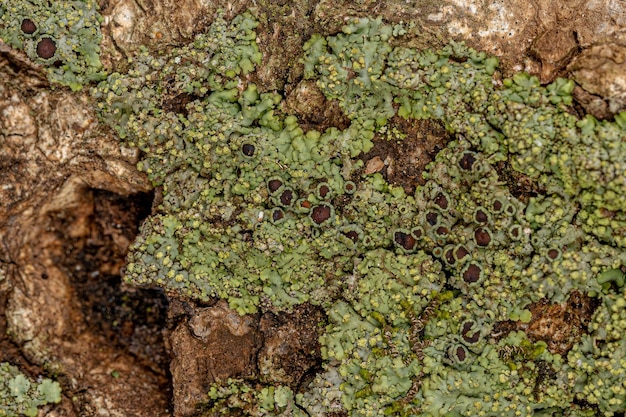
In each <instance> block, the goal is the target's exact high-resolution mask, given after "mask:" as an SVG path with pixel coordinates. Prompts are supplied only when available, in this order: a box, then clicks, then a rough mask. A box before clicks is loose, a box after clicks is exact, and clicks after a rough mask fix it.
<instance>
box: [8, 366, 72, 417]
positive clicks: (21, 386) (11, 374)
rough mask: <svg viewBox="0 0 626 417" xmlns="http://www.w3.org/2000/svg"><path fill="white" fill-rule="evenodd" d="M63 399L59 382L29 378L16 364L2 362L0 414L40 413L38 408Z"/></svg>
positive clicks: (29, 414)
mask: <svg viewBox="0 0 626 417" xmlns="http://www.w3.org/2000/svg"><path fill="white" fill-rule="evenodd" d="M59 401H61V387H60V386H59V383H58V382H55V381H52V380H51V379H48V378H45V379H40V380H38V381H33V380H32V379H29V378H28V377H26V376H25V375H24V374H22V373H21V372H20V371H19V369H17V368H16V367H15V366H13V365H10V364H9V363H6V362H1V363H0V416H3V417H17V416H28V417H35V416H36V415H38V413H39V410H38V408H39V407H41V406H44V405H46V404H53V403H58V402H59Z"/></svg>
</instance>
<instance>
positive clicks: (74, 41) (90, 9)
mask: <svg viewBox="0 0 626 417" xmlns="http://www.w3.org/2000/svg"><path fill="white" fill-rule="evenodd" d="M97 7H98V2H97V1H95V0H81V1H70V0H60V1H52V2H49V1H43V0H11V1H10V2H6V3H5V4H3V5H0V38H2V40H3V41H4V42H6V43H8V44H9V45H11V46H12V47H14V48H17V49H22V50H24V51H25V52H26V54H27V55H28V57H29V58H30V59H31V60H32V61H33V62H35V63H37V64H41V65H43V66H45V67H46V72H47V74H48V78H49V79H50V81H52V82H54V83H59V84H62V85H66V86H69V87H71V88H72V90H80V89H81V88H82V86H83V85H84V84H87V83H89V82H90V81H99V80H102V79H103V78H104V72H103V68H102V63H101V62H100V41H101V39H102V34H101V33H100V22H101V20H102V17H101V16H100V14H99V13H98V10H97Z"/></svg>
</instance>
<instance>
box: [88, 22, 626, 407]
mask: <svg viewBox="0 0 626 417" xmlns="http://www.w3.org/2000/svg"><path fill="white" fill-rule="evenodd" d="M255 27H256V21H255V20H254V18H253V16H252V15H251V14H249V13H246V14H243V15H241V16H238V17H236V18H235V19H233V20H232V21H231V22H226V21H225V20H224V19H223V18H221V17H218V18H217V19H216V20H215V22H214V23H213V25H212V26H211V28H210V29H209V30H208V31H207V32H206V33H205V34H201V35H199V36H198V37H197V38H196V39H195V40H194V41H193V42H192V43H190V44H189V45H187V46H183V47H180V48H175V49H173V50H171V51H168V52H163V53H150V52H148V50H143V51H142V52H141V53H140V54H139V55H138V56H137V57H134V58H133V60H132V62H131V63H130V66H131V69H130V70H129V72H128V73H127V74H112V75H110V76H109V77H108V79H107V80H106V81H104V82H102V83H101V84H100V85H99V86H98V87H97V88H94V89H93V90H92V93H93V96H94V97H95V98H96V99H97V100H98V103H99V110H100V114H101V117H102V119H103V120H104V121H105V122H107V123H108V124H110V125H111V126H113V127H114V129H115V130H116V131H117V132H118V134H119V136H120V137H121V138H122V139H123V140H124V141H125V143H126V144H127V145H130V146H133V147H137V148H138V149H140V150H141V151H142V152H143V155H144V157H143V159H142V161H141V162H140V164H139V168H140V169H141V170H142V171H144V172H145V173H146V174H147V175H148V177H149V178H150V180H151V181H152V182H153V184H154V185H155V186H157V187H160V188H161V190H162V201H161V202H160V204H159V206H158V207H157V210H156V213H155V214H154V215H153V216H151V217H150V218H148V219H147V220H146V221H145V222H144V224H143V225H142V227H141V233H140V236H139V237H138V238H137V240H136V242H135V243H134V244H133V245H132V247H131V251H130V254H129V263H128V266H127V268H126V280H127V281H128V282H130V283H134V284H139V285H155V284H156V285H159V286H161V287H164V288H166V289H167V290H169V291H172V292H174V293H176V294H178V295H179V296H185V297H190V298H193V299H199V300H208V299H210V298H212V297H220V298H224V299H227V300H228V302H229V304H230V306H231V307H232V308H234V309H236V310H237V311H238V312H239V313H240V314H246V313H252V312H256V311H258V310H267V309H274V310H288V309H289V308H291V307H292V306H294V305H296V304H300V303H304V302H310V303H313V304H317V305H321V306H323V307H324V308H325V309H326V312H327V314H328V318H329V323H328V326H327V328H326V331H325V334H324V335H323V336H322V337H321V340H320V341H321V344H322V355H323V359H324V370H323V371H322V372H321V373H320V374H319V375H317V377H316V379H315V381H314V382H312V383H311V384H310V385H309V386H308V387H305V388H303V392H302V393H297V394H294V392H293V389H294V388H295V387H283V386H270V385H263V386H256V385H254V384H251V383H248V382H243V381H239V382H236V381H231V382H230V383H228V382H224V383H217V384H216V385H215V386H214V387H213V388H212V389H211V394H210V398H209V399H208V400H207V401H208V403H209V406H210V407H212V409H213V410H217V411H220V410H228V409H231V408H238V409H240V410H242V412H244V413H246V414H247V415H254V416H257V415H259V416H260V415H299V414H298V413H300V411H301V408H300V407H303V408H304V409H306V410H307V412H308V413H309V414H310V415H324V414H325V413H331V412H340V411H347V412H348V414H349V415H350V416H379V415H424V416H440V415H446V416H459V415H467V416H475V415H498V416H504V415H510V416H519V415H533V414H534V415H553V416H558V415H563V416H565V415H586V413H588V412H589V411H590V410H591V412H593V410H594V409H593V408H591V406H590V407H581V406H579V405H577V404H576V403H575V401H576V400H581V399H583V400H585V396H586V395H588V392H592V393H593V394H594V397H593V398H592V400H590V401H589V404H591V405H597V407H598V409H599V410H600V411H602V412H604V413H605V415H612V413H614V412H617V411H619V410H620V408H619V407H620V406H622V404H621V403H619V402H617V401H620V400H622V399H623V395H622V393H621V391H619V389H618V388H619V381H617V380H616V379H615V378H613V380H611V381H612V382H611V384H607V385H610V386H608V387H605V388H603V387H602V385H601V383H600V382H601V381H603V380H604V378H603V377H601V378H597V379H596V378H595V376H594V375H592V374H591V373H590V370H591V369H592V367H593V365H588V366H579V365H577V364H578V363H579V362H580V363H586V364H596V365H597V366H599V367H600V368H601V369H605V368H606V372H609V373H610V372H611V369H616V368H617V367H619V366H621V369H623V363H622V362H623V361H624V360H625V359H624V358H625V353H624V350H623V346H622V348H620V347H619V346H620V345H619V343H617V341H616V340H608V339H607V338H605V339H602V341H603V343H606V346H607V349H605V350H603V348H602V347H600V346H598V344H597V343H595V344H593V343H589V342H585V340H586V339H584V340H583V342H581V344H580V345H578V346H577V347H576V348H575V349H574V350H572V353H570V356H569V357H568V358H563V357H561V356H560V355H557V354H552V353H551V352H549V351H548V350H547V349H546V344H545V343H544V342H536V343H533V342H531V341H529V340H528V338H527V337H526V335H525V334H524V333H523V332H511V333H510V334H508V335H505V336H502V337H500V338H498V337H496V335H494V334H493V333H492V330H493V329H494V327H495V326H496V325H497V324H498V323H501V322H503V321H506V320H515V321H517V320H519V321H521V322H525V323H527V322H530V321H531V320H532V314H531V312H530V310H529V309H528V307H529V306H530V305H531V304H532V303H536V302H538V301H540V300H544V301H545V300H547V301H548V302H553V303H560V302H564V301H565V300H567V298H568V297H569V295H570V294H571V293H572V292H573V291H577V292H579V293H585V294H588V295H590V296H592V297H597V298H598V299H599V300H600V301H601V302H602V303H604V305H605V306H606V308H607V309H611V308H613V306H618V308H619V302H618V301H615V302H614V303H613V301H612V300H613V298H615V291H616V289H619V288H620V287H622V286H623V284H624V273H623V268H624V265H626V253H625V252H624V249H623V248H624V246H625V245H626V227H625V223H624V221H626V206H624V200H623V199H621V198H619V197H618V196H620V195H624V194H626V181H625V180H624V178H625V177H624V171H625V170H624V158H623V155H624V154H625V151H626V142H625V141H623V140H622V139H623V138H624V126H623V125H624V123H625V122H623V120H626V114H620V115H618V116H616V121H615V122H613V123H611V122H607V121H604V122H599V121H596V120H594V119H593V118H591V117H589V116H587V117H585V118H583V119H580V120H578V119H577V118H576V117H575V116H573V115H571V114H570V113H569V111H568V110H569V109H568V107H567V106H568V105H569V104H571V102H572V97H571V95H570V93H571V92H572V89H573V83H572V82H571V81H568V80H564V79H559V80H557V81H555V82H554V83H553V84H550V85H548V86H546V87H542V86H540V85H539V83H538V81H537V79H536V78H534V77H530V76H528V75H526V74H517V75H515V76H513V77H512V78H511V79H506V80H503V81H502V83H501V85H498V79H497V77H495V76H494V74H495V70H496V68H497V65H498V63H497V60H496V59H495V58H493V57H488V56H487V55H486V54H484V53H480V52H477V51H474V50H472V49H469V48H467V47H465V46H464V45H462V44H455V43H452V44H450V45H448V46H446V47H445V48H443V49H442V50H439V51H431V50H426V51H421V50H416V49H411V48H406V47H395V48H394V47H392V46H391V45H392V43H393V42H392V41H393V40H394V37H396V36H398V35H401V34H402V33H403V28H402V26H393V27H392V26H388V25H385V24H383V23H382V21H381V20H380V19H379V20H372V19H366V18H364V19H355V20H353V21H350V22H348V24H347V25H346V26H345V27H344V29H343V31H342V33H340V34H338V35H336V36H331V37H327V38H324V37H322V36H318V35H315V36H313V37H312V38H311V39H310V40H309V41H308V42H307V43H306V44H305V45H304V50H305V53H304V58H303V64H304V73H305V76H306V77H307V78H309V79H311V80H313V81H315V82H316V84H317V86H318V87H319V89H320V90H321V91H322V92H323V93H324V95H325V96H326V97H327V98H328V99H333V100H337V101H338V103H339V105H340V107H341V108H342V109H343V111H344V113H345V114H346V115H347V117H348V118H349V119H350V125H349V127H347V128H346V129H344V130H339V129H337V128H329V129H327V130H326V131H324V132H318V131H315V130H310V131H308V132H304V131H303V129H302V128H301V127H300V125H299V124H298V120H297V119H296V117H294V116H293V115H288V114H284V113H283V112H282V110H281V109H282V107H281V101H282V98H281V97H280V96H279V95H277V94H273V93H262V92H259V90H258V88H257V86H256V85H254V84H253V83H252V82H251V79H252V77H251V76H250V75H251V73H252V72H253V71H254V69H255V66H256V65H258V64H259V63H260V58H261V56H260V53H259V49H258V47H257V45H256V41H255V39H256V35H255V32H254V29H255ZM392 117H403V118H407V119H432V120H436V121H439V122H440V123H441V124H443V125H444V126H445V127H446V129H447V130H448V131H449V132H450V134H452V135H453V136H454V139H453V140H452V141H450V142H449V143H448V144H447V146H446V148H445V149H443V150H442V151H441V152H439V153H438V154H437V156H436V158H435V160H434V161H433V162H432V163H431V164H430V165H429V166H428V167H427V170H426V172H425V173H424V178H425V180H426V183H425V185H423V186H421V187H418V188H417V190H416V191H415V193H414V194H413V195H406V194H405V191H404V190H403V189H402V188H400V187H397V186H394V185H392V184H389V183H387V182H386V181H385V179H384V178H383V176H382V175H381V174H379V173H374V174H371V175H366V174H363V169H362V168H363V162H362V161H361V160H360V159H358V158H357V157H358V156H359V155H360V154H362V153H363V152H366V151H368V150H369V149H371V148H372V146H373V142H372V139H373V138H374V137H375V135H377V134H379V135H381V136H383V137H385V136H388V132H387V130H388V129H387V124H388V122H389V120H390V119H391V118H392ZM401 137H402V135H396V134H394V138H396V139H398V138H401ZM496 164H499V165H496ZM503 165H504V166H507V168H506V169H505V170H509V171H511V172H515V171H516V172H517V173H518V175H519V174H520V173H521V174H524V175H525V176H526V177H527V178H528V179H529V180H531V181H533V182H534V183H535V184H536V185H537V189H541V190H545V192H544V191H542V192H541V193H539V195H537V196H534V197H531V198H530V199H529V200H528V201H527V202H524V201H522V200H520V199H518V198H516V196H515V195H514V194H513V193H512V191H511V185H510V184H507V183H506V182H505V181H504V180H503V178H502V175H501V174H502V166H503ZM497 168H498V169H497ZM611 303H613V304H611ZM603 308H604V307H603ZM600 311H603V310H600ZM616 314H619V313H616ZM611 317H612V316H611ZM620 317H621V316H620ZM611 320H613V318H611ZM615 320H617V321H615ZM615 320H614V321H610V320H609V317H608V316H607V315H606V314H605V315H602V313H598V314H597V315H596V318H595V321H594V326H596V327H597V329H592V330H593V331H594V332H595V334H604V333H607V332H609V333H610V332H613V329H614V328H615V326H617V327H619V328H620V329H623V326H622V323H621V321H623V320H622V318H619V319H615ZM620 320H621V321H620ZM614 323H617V324H614ZM602 332H604V333H602ZM589 337H592V336H589ZM594 337H595V336H594ZM585 343H586V344H585ZM585 346H586V347H585ZM596 349H597V350H596ZM599 381H600V382H599ZM572 386H573V387H574V388H572ZM616 387H617V388H616ZM606 390H609V391H606ZM596 391H597V393H596ZM289 407H291V408H289ZM622 409H623V408H622Z"/></svg>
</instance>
